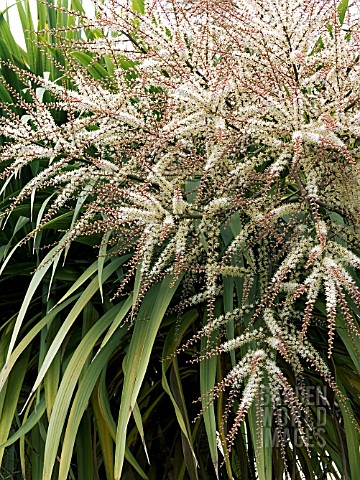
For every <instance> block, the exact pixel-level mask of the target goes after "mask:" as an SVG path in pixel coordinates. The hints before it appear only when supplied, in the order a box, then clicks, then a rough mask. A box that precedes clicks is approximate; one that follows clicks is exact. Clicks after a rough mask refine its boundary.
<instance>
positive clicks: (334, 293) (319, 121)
mask: <svg viewBox="0 0 360 480" xmlns="http://www.w3.org/2000/svg"><path fill="white" fill-rule="evenodd" d="M353 3H354V5H353V6H352V7H351V8H348V9H347V8H346V6H345V2H342V3H341V4H340V5H337V4H335V2H333V1H321V2H319V1H318V0H305V1H297V0H267V1H266V2H264V1H257V0H250V1H249V0H246V1H243V0H233V1H230V0H221V1H217V2H213V1H200V0H199V1H189V2H187V1H176V0H175V1H166V0H157V1H153V2H147V4H146V8H145V13H137V12H136V11H135V10H132V9H130V8H128V7H126V6H120V5H119V3H118V2H116V1H115V0H108V1H106V2H104V3H102V2H99V4H98V5H97V7H98V8H97V16H96V18H95V19H93V20H91V21H90V20H89V25H88V26H89V27H91V28H95V29H97V30H99V31H102V32H103V33H104V35H102V36H101V37H99V38H95V39H93V40H92V41H88V42H71V41H66V39H65V37H64V39H63V43H62V47H61V48H62V52H63V54H64V55H65V56H66V57H67V58H68V63H69V67H68V68H67V70H66V71H65V72H64V75H66V77H67V79H68V81H69V82H70V83H71V88H67V87H66V86H64V85H63V84H61V82H60V81H48V80H45V79H44V78H41V77H38V76H35V75H32V74H30V73H27V72H20V71H18V74H19V75H20V77H22V79H23V81H24V82H26V81H27V82H30V85H32V86H30V87H29V90H30V91H31V89H33V92H32V93H33V95H32V103H29V104H24V102H22V105H21V106H22V107H23V109H25V110H26V115H25V116H21V117H20V116H17V115H16V114H14V113H13V112H12V111H11V110H10V109H9V110H8V113H7V115H5V116H4V117H3V118H2V119H1V123H0V132H1V133H2V135H4V136H5V137H6V138H7V139H8V140H9V142H8V143H7V144H6V145H5V146H4V147H3V149H2V151H1V159H2V160H3V161H6V162H7V167H6V168H5V169H4V171H3V174H2V178H3V179H6V178H9V177H12V176H16V175H18V174H19V173H20V172H21V170H22V169H23V168H24V167H25V165H28V164H31V162H34V161H36V160H39V159H41V160H42V161H43V159H48V163H47V166H46V168H44V169H43V170H42V171H41V172H40V173H39V174H38V175H36V176H35V177H34V178H33V179H32V180H30V181H29V182H28V184H27V185H26V186H25V187H24V188H23V189H22V191H20V192H19V193H18V195H16V196H15V197H14V198H13V200H12V203H11V204H10V206H9V207H8V209H7V211H6V212H5V214H4V215H8V214H10V213H11V212H12V210H13V209H14V208H15V207H16V206H17V205H19V204H20V203H21V202H23V201H24V200H25V199H26V198H28V197H29V196H31V195H34V194H36V192H38V191H40V190H41V189H48V188H55V189H56V192H57V193H56V196H55V197H53V199H52V203H51V201H50V202H49V204H48V206H47V211H46V213H45V214H44V216H43V219H42V221H41V222H40V223H39V225H38V226H37V228H36V230H35V231H33V232H31V234H30V236H34V235H36V234H37V233H38V232H40V231H41V230H42V229H43V228H44V227H46V225H47V223H48V222H49V221H51V219H52V218H54V217H56V216H57V215H58V213H59V212H60V211H63V210H64V208H69V209H72V208H73V205H74V202H76V201H79V199H81V208H80V209H79V210H78V214H79V216H78V218H77V219H75V220H74V221H73V223H72V224H71V226H70V227H69V228H68V230H67V231H66V233H65V236H64V237H63V240H62V241H61V242H60V243H59V245H58V247H55V248H54V249H53V251H52V254H51V255H50V256H48V257H47V259H46V260H44V262H43V264H42V267H45V268H46V262H51V261H53V259H54V258H57V257H58V256H59V255H60V253H61V252H62V251H66V250H67V249H68V247H69V245H70V243H71V242H73V241H74V240H76V239H78V238H80V237H84V236H91V235H94V234H96V235H99V236H100V237H101V238H102V240H101V245H100V250H101V254H102V255H104V252H105V253H106V249H109V248H110V247H114V248H113V250H112V254H113V255H124V254H127V253H129V252H130V253H132V257H131V260H130V261H129V262H128V268H127V270H126V275H125V276H124V278H123V279H122V281H121V282H120V284H119V286H118V289H117V290H115V291H114V295H115V296H120V295H122V294H123V293H124V292H126V291H127V288H128V285H129V284H131V282H132V278H133V276H134V275H135V273H136V285H137V286H136V289H135V294H136V295H135V300H134V302H133V307H132V311H133V313H132V317H133V318H135V316H136V314H137V312H138V310H139V308H140V306H141V302H142V299H143V298H144V297H145V295H146V293H147V291H148V290H149V289H150V288H151V287H152V286H153V285H155V284H156V283H157V282H159V281H160V280H163V279H166V278H168V277H169V276H171V283H170V284H171V285H172V286H174V285H177V283H178V282H179V281H181V285H182V288H181V298H179V301H178V302H177V304H176V305H174V309H175V311H176V312H177V315H181V314H182V312H183V311H185V310H186V309H188V307H189V306H193V305H203V304H206V308H207V323H206V324H205V326H203V327H202V329H201V330H200V326H199V332H198V333H197V334H195V335H194V336H193V337H192V338H191V339H189V340H188V341H187V343H185V344H184V345H183V346H182V347H180V350H181V349H182V350H185V349H187V348H189V347H190V346H191V345H193V344H194V343H195V342H196V340H197V339H200V338H202V337H207V338H208V341H207V346H205V350H204V349H203V351H202V356H201V358H200V360H201V359H202V358H211V357H212V356H213V355H218V354H221V353H225V352H235V354H234V353H232V355H234V356H233V357H232V358H233V366H232V369H231V370H230V371H229V373H227V374H226V375H225V376H224V378H223V380H221V381H220V383H219V384H218V385H217V386H215V387H214V389H213V390H212V391H211V392H209V393H208V394H207V395H206V396H205V397H203V398H202V401H203V407H204V410H206V409H207V408H208V406H209V405H210V404H211V403H212V402H213V401H214V400H215V399H216V398H218V397H219V396H220V395H221V394H222V393H223V392H225V391H228V392H229V394H228V397H227V398H228V405H227V407H226V409H225V412H224V424H223V428H225V431H226V432H227V433H226V435H225V437H226V439H227V441H228V444H230V445H231V444H233V442H234V441H235V438H236V435H237V433H238V431H239V428H240V425H241V422H242V420H243V419H244V418H245V416H246V414H247V413H248V412H249V409H250V408H251V405H252V404H253V402H255V401H257V398H258V397H259V396H260V395H261V390H262V388H261V387H262V386H263V385H266V386H267V387H268V388H269V392H270V397H271V402H272V404H273V405H274V408H275V410H276V408H277V407H278V406H279V405H280V404H281V402H282V401H283V400H285V401H286V402H287V404H288V406H289V409H290V413H291V415H292V417H293V418H294V419H295V422H296V425H297V426H298V428H299V431H300V433H302V432H304V425H306V424H308V423H306V422H311V420H310V418H309V417H310V416H311V415H310V414H309V407H308V406H307V404H306V401H303V402H301V401H300V400H299V398H298V396H297V395H296V392H295V390H294V388H293V387H294V386H293V385H292V384H291V382H290V380H289V378H288V374H287V372H288V371H289V370H291V371H292V372H293V374H294V375H295V378H296V379H297V382H300V383H299V384H301V382H302V381H303V380H302V375H303V373H304V371H305V370H306V371H308V370H309V369H313V370H314V373H316V374H319V375H320V376H321V377H322V378H323V379H324V381H325V382H327V383H328V384H329V385H330V387H331V388H332V389H333V390H334V392H335V393H336V395H337V399H338V402H340V404H341V405H342V406H343V408H344V409H345V410H346V411H349V408H348V406H347V402H346V399H345V397H344V395H343V393H342V391H341V389H340V388H339V387H338V385H337V384H336V382H335V380H334V377H333V373H332V372H331V370H330V368H329V366H328V364H327V362H326V358H325V356H324V355H323V351H319V350H317V349H316V348H315V346H314V345H313V343H312V341H311V332H312V325H313V324H312V322H313V318H314V312H315V311H316V310H318V308H320V307H319V306H320V305H321V304H322V301H324V313H325V312H326V329H327V354H328V355H329V356H331V355H332V350H333V344H334V338H335V336H336V326H337V322H338V320H337V318H341V319H343V323H344V327H345V328H346V329H348V331H349V332H350V334H351V336H353V337H354V338H360V332H359V325H358V318H357V316H356V315H355V313H354V310H353V306H356V305H357V306H360V291H359V288H358V285H357V277H356V273H355V271H356V269H357V268H359V267H360V257H359V255H358V253H359V213H360V198H359V186H360V176H359V164H358V158H359V146H360V143H359V141H360V140H359V133H360V127H359V94H360V87H359V79H360V75H359V73H360V66H359V50H360V29H359V26H360V25H359V17H358V16H357V15H356V8H357V7H358V5H357V2H353ZM74 52H84V53H86V54H89V53H91V55H93V63H94V64H95V63H96V61H97V60H99V61H100V59H103V58H106V59H107V60H108V61H109V59H111V62H112V65H113V69H112V72H111V75H108V76H105V77H104V78H101V79H96V78H94V76H93V75H90V73H89V71H88V70H86V69H85V68H80V67H79V65H78V64H75V61H74V59H73V56H72V55H73V53H74ZM96 65H99V64H97V63H96ZM98 68H99V67H98ZM36 86H37V87H42V88H44V89H45V90H46V91H47V92H49V93H50V94H51V96H52V97H53V98H54V99H55V100H54V102H52V103H43V102H41V101H39V99H38V98H37V96H36V93H35V88H36ZM55 110H60V111H61V112H65V113H66V121H64V122H62V123H61V124H59V122H58V123H57V122H55V120H54V115H53V113H54V111H55ZM34 192H35V193H34ZM40 268H41V267H40ZM229 281H233V282H234V286H235V288H234V291H231V298H230V299H228V301H227V306H225V308H224V312H223V314H222V315H219V313H218V310H217V307H216V305H217V302H218V299H219V298H221V297H222V295H225V289H226V285H227V282H229ZM224 285H225V287H224ZM233 292H234V295H233ZM235 293H236V295H235ZM229 325H232V327H231V328H229ZM19 328H20V325H18V329H19ZM231 330H232V333H231ZM16 335H17V333H16V329H15V333H14V334H13V339H12V343H10V347H13V346H14V345H15V343H16ZM210 339H211V340H210ZM205 343H206V342H205ZM10 354H11V351H10V352H9V354H8V355H10ZM234 408H235V409H234ZM229 416H231V417H232V420H231V422H230V423H229V426H228V428H226V420H227V418H228V417H229ZM258 417H259V418H258V423H259V425H260V424H261V414H259V416H258ZM275 422H277V423H276V424H277V427H278V432H281V426H282V425H281V422H282V420H281V418H280V416H275ZM259 425H258V427H259V428H260V426H259ZM279 435H280V436H281V433H279ZM303 437H304V438H303V440H304V442H305V444H306V443H307V442H306V438H305V434H304V435H303ZM281 444H282V445H283V447H282V448H283V452H282V455H283V457H284V458H285V456H286V454H285V447H284V442H281Z"/></svg>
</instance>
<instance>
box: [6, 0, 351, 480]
mask: <svg viewBox="0 0 360 480" xmlns="http://www.w3.org/2000/svg"><path fill="white" fill-rule="evenodd" d="M48 3H49V6H48V5H44V4H43V3H40V2H38V5H37V7H38V22H37V24H36V25H34V24H33V22H32V18H31V14H30V8H29V2H28V0H25V1H24V0H23V1H19V2H17V5H16V6H15V7H12V8H18V11H19V14H20V18H21V22H22V27H23V30H24V32H25V38H26V51H24V50H23V49H22V48H21V47H20V46H18V45H17V44H16V42H15V40H14V38H13V36H12V33H11V30H10V27H9V24H8V19H7V12H6V11H4V12H3V13H2V14H1V15H0V58H1V59H2V61H4V62H5V63H3V64H2V66H1V71H0V72H1V79H2V81H1V83H0V99H1V102H3V103H6V104H12V103H18V99H19V98H25V99H27V100H28V101H29V100H30V97H29V94H28V92H27V90H26V85H24V84H23V83H22V80H21V78H20V76H19V74H18V72H17V71H16V70H14V69H13V68H11V66H10V65H9V63H11V64H13V65H15V66H16V67H18V68H19V69H25V70H28V71H31V72H33V73H34V74H36V75H40V76H43V74H44V72H49V75H50V79H52V80H55V79H57V78H59V77H61V75H62V71H61V66H66V58H65V56H64V55H63V54H62V52H61V50H59V49H58V48H57V46H58V44H59V39H58V38H57V37H56V35H55V34H51V33H49V32H42V33H40V34H39V35H36V34H35V33H33V32H34V31H43V30H46V29H56V28H63V27H72V26H76V25H77V23H78V22H79V19H77V18H76V17H74V16H72V15H69V14H67V13H65V12H63V11H61V10H54V9H52V8H51V7H50V5H51V4H52V3H53V2H52V1H51V2H50V1H49V2H48ZM69 3H70V2H68V0H61V1H59V2H58V5H59V6H60V7H64V8H65V9H67V8H71V9H73V10H75V11H76V12H78V13H80V14H81V13H83V8H82V5H81V1H80V0H72V1H71V5H70V4H69ZM133 8H135V9H137V10H138V11H142V9H143V4H142V2H141V1H139V0H134V1H133ZM346 8H347V2H344V1H343V2H341V4H340V10H339V12H340V14H342V11H343V10H344V11H345V10H346ZM80 22H81V19H80ZM60 35H62V36H66V37H68V38H69V39H79V40H80V39H81V35H84V36H85V37H86V38H88V39H91V38H93V37H94V36H97V35H101V32H97V31H95V32H94V31H90V30H87V29H86V28H84V29H82V30H81V29H75V28H74V29H68V30H66V31H63V32H62V33H60ZM76 59H77V60H78V61H79V62H80V64H82V65H83V66H89V72H90V73H91V74H92V75H93V76H95V77H97V78H99V77H101V76H107V75H111V73H112V69H113V65H112V64H111V62H110V60H109V59H108V60H107V59H104V60H103V61H102V63H98V62H92V59H91V55H90V54H89V56H86V55H85V54H81V55H80V54H79V55H78V56H77V57H76ZM7 62H9V63H7ZM39 95H42V93H41V92H39ZM43 101H51V98H50V97H49V94H48V93H46V94H45V95H44V98H43ZM13 108H15V109H19V108H21V107H13ZM18 113H19V112H18ZM20 113H21V112H20ZM63 120H64V119H63V118H62V117H61V114H59V115H58V116H57V117H56V121H58V122H62V121H63ZM42 168H43V165H42V164H41V162H37V163H33V164H32V165H31V168H30V167H29V168H28V169H27V170H23V171H22V175H21V177H20V178H17V179H12V180H11V181H10V182H8V183H6V182H5V183H3V185H2V189H1V199H0V208H1V209H2V210H4V209H5V208H6V207H7V205H8V204H9V199H10V198H11V197H12V196H13V195H15V194H16V193H17V192H19V191H20V190H21V188H22V186H24V185H25V184H26V183H27V181H28V180H29V178H31V177H32V176H33V175H35V174H36V173H38V172H39V171H40V170H41V169H42ZM52 194H53V192H52V191H51V189H49V190H47V191H42V192H41V193H39V194H37V195H36V197H32V199H31V201H29V203H27V204H26V203H24V204H22V205H21V206H18V207H17V208H16V210H15V212H14V213H13V214H12V215H11V217H10V218H9V219H7V221H6V222H5V221H3V228H2V230H1V231H0V257H1V259H2V261H3V263H2V266H1V277H0V312H1V313H0V315H1V323H0V334H1V340H0V367H1V366H3V365H5V361H6V351H7V348H8V346H9V344H10V342H11V337H12V334H13V332H14V330H16V329H17V325H19V323H20V321H19V318H20V319H21V318H23V319H24V322H23V324H22V326H21V330H20V341H19V343H18V344H17V345H16V347H15V349H14V351H13V353H12V354H11V356H10V358H8V364H7V367H6V368H3V369H2V370H1V371H0V387H1V389H0V460H2V467H1V470H0V478H32V479H35V480H40V479H44V480H50V479H52V478H53V479H64V480H65V479H68V478H72V479H79V480H89V479H93V478H94V479H96V478H98V479H105V478H106V479H113V478H121V479H124V480H127V479H139V478H142V479H174V480H178V479H179V480H180V479H191V480H192V479H212V478H216V477H218V478H238V479H246V480H247V479H249V480H250V479H255V478H260V479H261V480H265V479H266V480H271V479H274V480H277V479H281V478H283V474H284V459H283V458H282V457H281V455H280V451H279V448H277V447H276V445H275V446H274V447H272V445H271V439H272V437H273V435H274V426H273V425H272V423H271V420H270V421H269V422H268V423H266V422H265V424H264V426H263V428H262V429H261V430H259V429H258V428H257V424H256V414H255V413H256V409H257V408H260V409H263V412H262V414H263V415H264V416H265V417H266V418H271V411H270V410H271V407H270V406H267V405H261V404H260V402H257V403H258V404H257V405H254V406H253V407H252V409H251V411H250V414H249V416H248V418H247V420H246V422H245V423H244V424H243V425H242V427H241V435H239V436H238V438H237V440H236V442H235V444H234V447H233V449H232V451H231V452H230V453H229V455H228V456H226V455H225V459H224V458H223V457H222V456H221V454H220V452H219V449H218V447H217V440H216V431H218V432H219V436H220V438H222V439H224V438H225V433H224V431H223V427H222V415H223V409H224V399H223V398H222V396H221V395H220V397H219V399H218V401H217V403H216V405H215V406H211V407H210V408H209V409H208V410H207V411H206V412H205V414H204V415H203V416H202V417H201V418H199V419H197V420H196V422H195V423H193V422H192V420H193V419H194V418H195V417H196V415H197V413H198V411H199V404H197V405H194V404H193V400H195V399H196V398H197V397H199V396H201V395H205V394H206V392H208V391H209V390H210V389H211V388H213V386H214V385H215V383H216V382H217V381H220V380H221V379H222V378H223V376H224V372H226V371H227V370H228V367H229V365H231V363H232V361H234V359H233V358H231V357H230V356H229V358H226V357H225V356H222V357H221V358H220V357H219V358H216V357H212V358H208V359H206V360H204V361H203V362H201V363H200V364H199V363H195V364H192V363H188V360H189V359H191V358H192V353H193V351H192V350H191V349H188V350H185V351H184V352H182V353H181V354H179V355H177V356H172V354H173V353H174V352H175V350H176V349H177V348H178V347H179V346H180V345H181V344H182V343H183V342H184V341H185V340H186V339H188V338H189V337H190V336H191V335H193V334H194V333H195V332H196V330H197V329H198V328H199V327H200V326H201V325H202V323H203V322H204V318H205V315H206V313H205V310H206V308H205V306H201V305H200V306H199V307H198V308H190V309H188V310H187V311H185V313H184V314H183V315H182V316H181V318H180V319H179V318H177V317H176V315H175V314H173V315H171V314H168V313H167V311H168V306H172V305H174V304H176V303H177V301H178V299H179V295H180V292H181V289H182V284H181V279H180V280H179V281H178V282H177V284H176V285H175V286H172V287H171V288H170V284H171V278H166V279H165V280H164V281H163V282H162V283H160V284H156V285H154V286H153V287H152V288H151V289H150V290H149V291H148V292H147V294H146V295H145V297H144V299H143V301H142V303H141V308H140V311H139V312H138V314H137V317H136V319H135V321H134V325H133V327H132V328H129V323H127V322H124V319H125V318H126V317H127V314H128V312H129V311H130V309H131V306H132V305H133V304H134V303H135V301H136V296H137V292H138V286H139V280H140V273H138V274H137V276H136V278H135V282H134V283H133V284H131V285H129V286H128V288H127V291H126V296H125V297H124V298H122V299H121V301H113V300H111V298H112V295H113V293H114V285H116V284H117V283H118V282H119V280H120V281H121V279H122V278H123V276H124V272H125V270H126V267H124V263H125V262H126V261H127V260H128V259H129V257H128V256H125V257H121V258H117V257H116V256H111V252H107V251H106V250H105V249H103V251H101V252H100V256H99V257H97V251H96V249H94V246H96V245H97V244H98V243H99V239H98V238H96V237H95V236H94V237H89V238H78V239H77V240H76V241H75V242H74V243H73V245H72V246H71V248H70V250H69V251H68V252H67V256H66V261H65V262H64V264H62V260H61V262H60V261H59V258H58V257H55V258H54V259H52V260H51V261H50V262H48V263H46V264H44V266H43V267H42V268H40V269H37V267H38V266H39V264H40V262H41V261H42V260H43V259H44V257H45V256H46V255H48V256H49V258H50V257H51V252H50V253H48V251H47V250H44V249H42V248H41V247H42V246H43V245H53V244H56V243H57V242H59V241H61V240H60V239H61V238H62V234H61V233H59V231H60V230H63V229H66V228H67V227H68V226H69V225H70V223H71V221H72V217H74V216H76V214H77V208H81V205H78V206H76V205H74V211H73V212H72V213H71V215H69V214H68V213H66V212H62V211H61V212H59V214H58V217H57V218H56V219H54V220H52V221H51V222H50V223H49V224H48V225H47V226H46V228H45V229H43V230H42V231H41V232H40V233H38V234H37V236H36V237H35V239H34V240H33V241H31V242H28V243H25V244H22V243H21V240H22V239H23V238H24V237H25V236H26V235H27V234H28V233H29V232H31V231H32V230H33V229H34V228H35V227H36V225H37V224H38V223H39V222H40V220H41V218H42V216H43V214H44V210H45V208H46V205H47V202H48V201H49V198H50V197H51V195H52ZM339 222H341V218H339ZM236 228H237V226H236V222H235V224H234V225H233V230H231V228H230V229H229V230H228V231H227V232H225V233H224V238H223V241H224V244H227V243H228V242H229V241H230V240H231V238H232V236H233V235H234V233H233V232H234V231H236ZM35 269H37V270H36V273H35V274H34V273H33V272H34V270H35ZM357 283H358V286H360V282H359V280H358V282H357ZM241 288H242V287H241V285H240V284H239V283H238V282H237V281H236V279H232V278H230V279H226V281H225V282H224V291H223V295H222V296H221V298H219V299H218V303H217V305H216V309H217V312H218V313H219V314H220V313H221V312H223V311H231V310H232V305H233V298H234V295H238V296H239V298H241V296H242V291H241ZM353 311H354V313H355V315H356V316H357V318H358V316H359V311H358V309H357V307H356V306H355V305H353ZM325 317H326V312H325V307H324V304H323V303H321V301H318V302H317V305H316V318H317V320H318V325H319V326H318V328H317V329H316V333H314V331H312V335H313V338H311V341H312V343H313V344H314V345H315V346H316V348H318V350H320V351H323V352H324V353H325V355H326V349H327V340H326V328H325V327H324V320H325ZM337 322H338V323H337V332H338V335H337V336H336V337H335V343H334V353H333V357H332V358H331V359H330V360H329V365H330V367H331V370H332V372H333V374H334V376H335V378H336V381H337V383H338V386H339V388H340V389H341V391H343V393H344V394H345V395H346V397H347V399H348V400H347V401H348V411H345V410H344V409H342V408H341V407H340V406H339V404H338V403H337V401H336V398H335V396H334V394H333V392H332V391H331V390H330V389H329V388H325V389H324V393H325V395H326V397H327V401H328V405H330V407H326V424H325V425H324V429H323V431H322V434H321V435H322V439H323V442H321V443H319V444H315V445H314V446H313V449H312V452H311V455H309V453H308V452H307V451H306V449H305V448H304V447H294V448H292V447H291V446H290V444H289V446H288V447H287V449H286V455H287V459H286V460H287V462H288V465H289V470H290V473H291V475H292V478H293V479H300V478H306V479H324V478H338V479H340V478H341V479H343V478H344V479H352V480H357V479H359V478H360V455H359V433H358V430H357V427H358V425H354V422H353V421H352V420H351V418H350V413H351V414H352V415H353V416H354V417H355V419H356V421H357V422H358V420H359V412H360V400H359V392H360V379H359V373H360V356H359V352H360V344H359V340H358V338H357V337H355V336H354V337H352V336H351V335H349V333H348V332H347V330H346V329H345V328H344V327H345V326H344V325H343V324H342V323H341V322H343V320H342V319H341V318H340V317H338V318H337ZM233 328H234V326H233V325H230V326H229V329H230V330H231V329H233ZM111 333H113V335H111ZM205 343H206V340H204V341H203V342H202V345H201V348H202V349H204V348H205ZM194 348H195V347H194ZM325 355H324V356H325ZM289 380H290V382H291V383H292V384H296V379H295V378H291V374H290V373H289ZM307 382H308V385H309V386H318V387H319V388H322V387H323V385H322V380H321V379H320V378H317V377H316V376H315V375H314V373H313V372H311V373H309V375H308V376H307ZM29 398H30V400H29V401H28V399H29ZM205 403H206V396H205V397H204V400H203V404H205ZM314 408H315V407H314ZM314 413H315V412H314ZM290 434H291V435H295V431H293V429H292V431H291V432H290ZM330 473H331V474H332V477H328V475H329V474H330Z"/></svg>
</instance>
